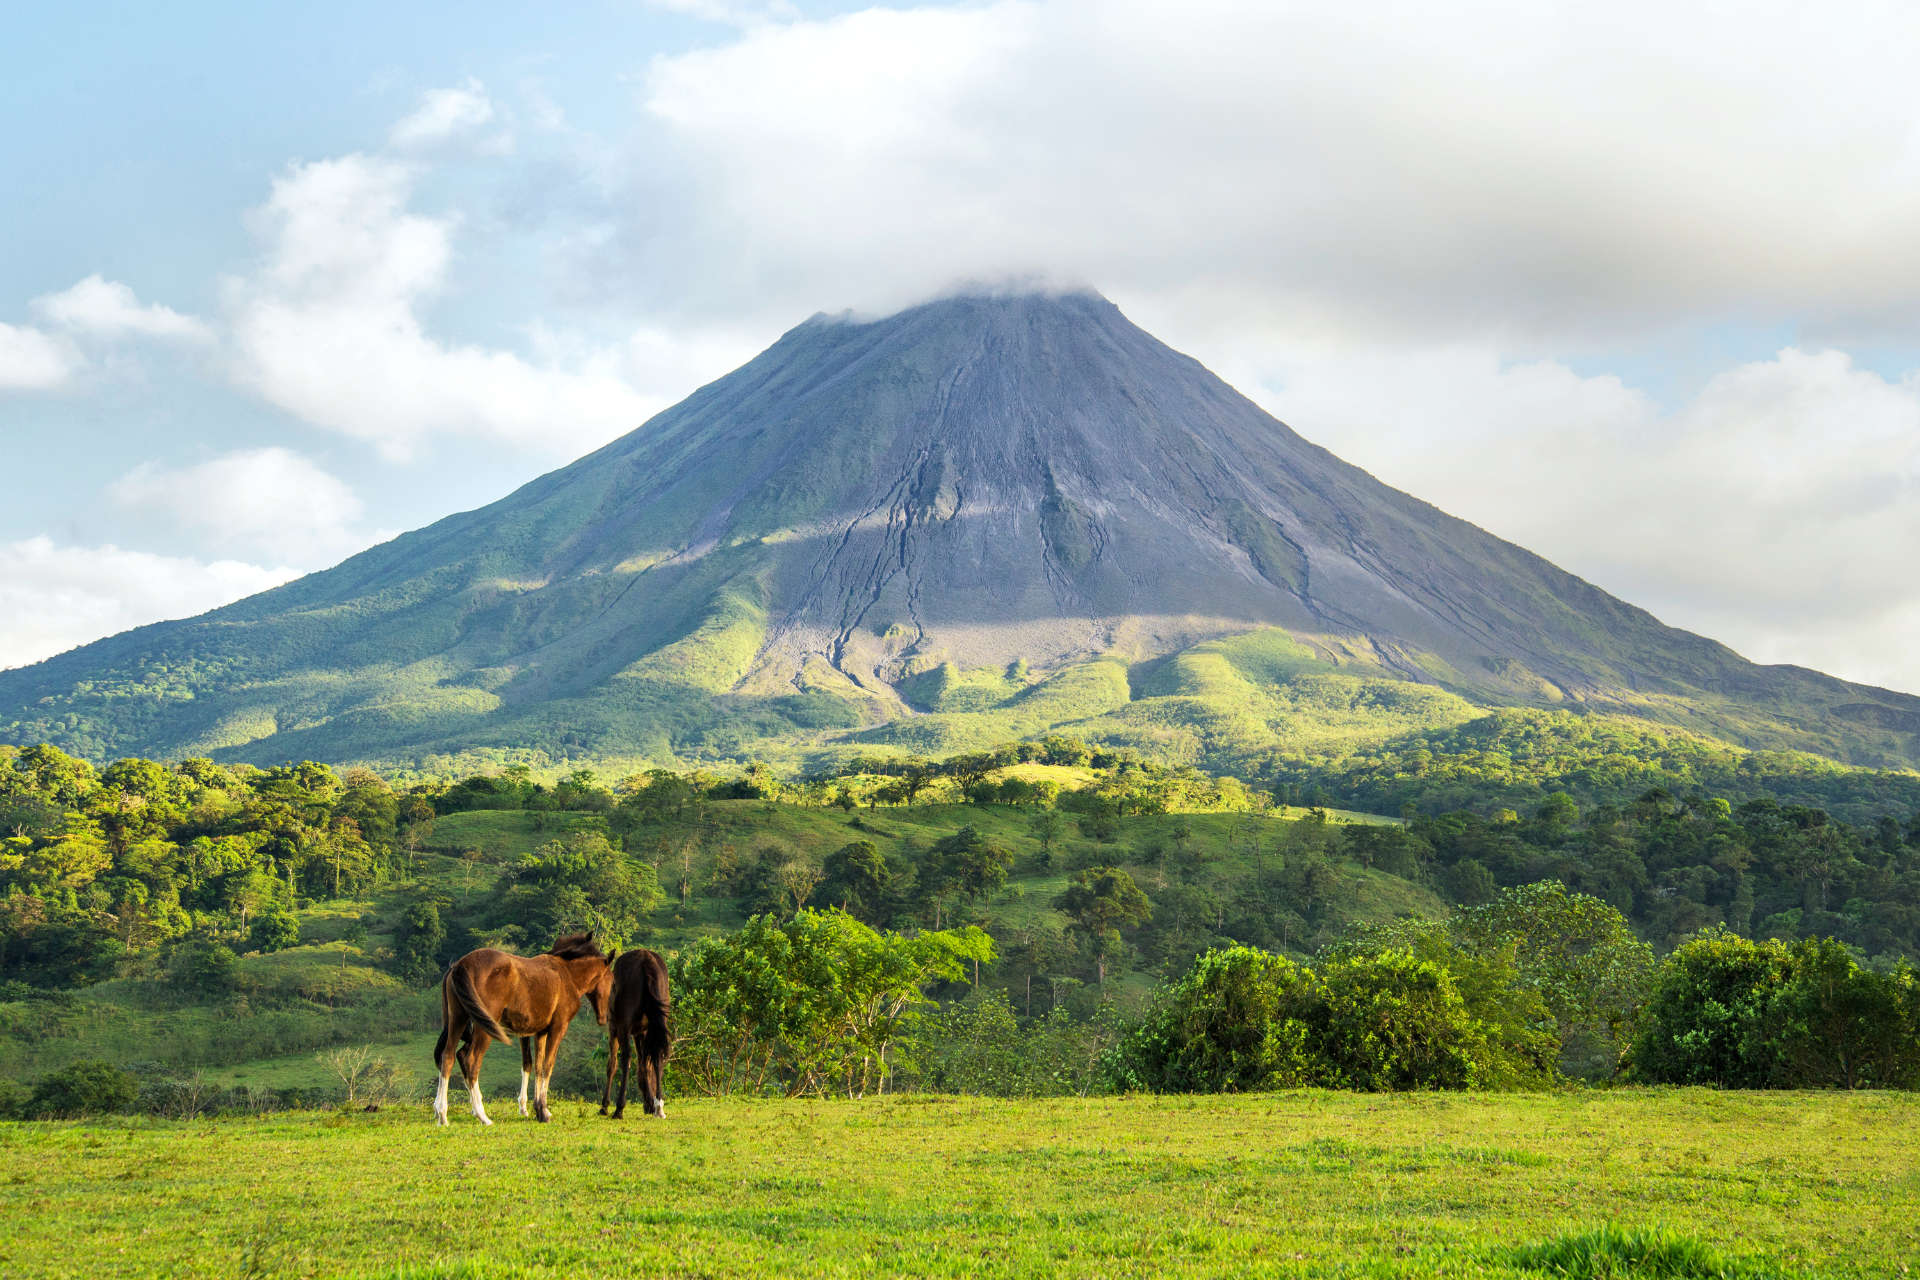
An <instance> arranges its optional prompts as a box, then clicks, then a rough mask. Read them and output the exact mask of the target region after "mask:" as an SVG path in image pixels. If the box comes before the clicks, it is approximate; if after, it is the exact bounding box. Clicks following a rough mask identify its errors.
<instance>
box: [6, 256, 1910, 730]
mask: <svg viewBox="0 0 1920 1280" xmlns="http://www.w3.org/2000/svg"><path fill="white" fill-rule="evenodd" d="M1259 628H1280V629H1284V632H1285V633H1286V637H1288V638H1290V639H1286V638H1282V641H1283V647H1284V648H1285V649H1286V650H1287V651H1288V652H1290V653H1293V654H1295V655H1296V656H1297V657H1298V659H1299V661H1302V662H1308V663H1312V664H1316V665H1319V666H1323V667H1327V669H1336V668H1339V669H1346V670H1349V671H1355V672H1364V673H1367V674H1369V675H1371V676H1374V677H1377V678H1380V679H1390V680H1395V681H1400V682H1407V683H1410V684H1417V685H1426V686H1430V687H1433V688H1434V689H1435V691H1436V692H1438V691H1439V690H1442V689H1444V690H1446V691H1449V692H1450V693H1451V694H1455V695H1460V696H1462V697H1464V698H1466V699H1469V700H1471V701H1472V702H1474V703H1477V704H1480V705H1563V706H1567V705H1584V706H1586V707H1589V708H1594V709H1605V710H1609V711H1619V710H1628V711H1632V712H1634V713H1636V714H1641V715H1647V716H1651V717H1653V718H1655V719H1659V720H1664V721H1668V722H1672V723H1677V724H1682V725H1686V726H1688V727H1691V728H1694V729H1697V730H1700V731H1702V732H1707V733H1711V734H1714V735H1716V736H1719V737H1724V738H1728V739H1730V740H1732V741H1735V742H1742V743H1746V744H1748V745H1754V746H1768V747H1798V748H1803V749H1807V750H1812V751H1816V752H1819V753H1822V754H1826V755H1829V756H1832V757H1834V758H1836V759H1841V760H1851V761H1854V762H1857V763H1871V764H1912V763H1914V762H1915V761H1916V760H1920V699H1916V698H1913V697H1910V696H1907V695H1903V694H1896V693H1890V692H1887V691H1885V690H1879V689H1872V688H1866V687H1862V686H1857V685H1851V684H1847V683H1845V682H1843V681H1839V680H1835V679H1832V678H1830V677H1827V676H1823V675H1820V674H1819V673H1817V672H1812V671H1807V670H1804V669H1800V668H1794V667H1762V666H1756V665H1754V664H1751V663H1749V662H1747V661H1745V660H1744V659H1742V658H1740V657H1739V656H1738V655H1737V654H1735V653H1733V652H1732V651H1731V650H1729V649H1727V648H1726V647H1725V646H1723V645H1720V644H1717V643H1715V642H1713V641H1711V640H1707V639H1704V638H1702V637H1699V636H1695V635H1692V634H1689V633H1687V632H1684V631H1677V630H1675V629H1673V628H1670V627H1666V626H1663V625H1662V624H1661V623H1660V622H1659V621H1658V620H1656V619H1655V618H1653V617H1652V616H1651V615H1649V614H1647V613H1646V612H1644V611H1643V610H1640V609H1636V608H1634V607H1633V606H1631V605H1628V604H1625V603H1623V602H1621V601H1619V600H1616V599H1614V598H1613V597H1612V596H1609V595H1607V594H1606V593H1605V592H1603V591H1600V590H1599V589H1597V588H1595V587H1593V586H1591V585H1590V584H1588V583H1586V582H1583V581H1581V580H1580V579H1578V578H1576V577H1573V576H1572V575H1570V574H1567V573H1564V572H1562V571H1561V570H1559V569H1557V568H1555V567H1554V566H1553V565H1551V564H1549V563H1547V562H1546V561H1545V560H1542V559H1541V558H1539V557H1538V556H1535V555H1532V554H1530V553H1529V552H1527V551H1525V550H1522V549H1521V548H1519V547H1516V546H1514V545H1512V544H1511V543H1507V542H1503V541H1501V540H1500V539H1498V538H1495V537H1493V536H1491V535H1489V534H1487V533H1485V532H1484V531H1482V530H1480V529H1477V528H1475V527H1474V526H1472V525H1470V524H1467V523H1465V522H1463V521H1460V520H1456V519H1454V518H1453V517H1451V516H1448V515H1446V514H1445V513H1443V512H1441V511H1438V510H1435V509H1434V508H1433V507H1431V506H1428V505H1427V504H1426V503H1423V502H1421V501H1419V500H1418V499H1415V498H1412V497H1409V496H1408V495H1406V494H1403V493H1400V492H1398V491H1397V490H1394V489H1391V488H1388V487H1387V486H1385V485H1383V484H1381V483H1379V482H1378V481H1376V480H1374V479H1373V478H1372V477H1371V476H1369V475H1367V474H1366V473H1365V472H1363V471H1360V470H1359V469H1357V468H1355V467H1352V466H1349V465H1347V464H1346V463H1344V462H1342V461H1340V460H1339V459H1338V458H1336V457H1334V456H1333V455H1331V454H1329V453H1328V452H1327V451H1326V450H1324V449H1321V448H1318V447H1317V446H1315V445H1312V444H1310V443H1308V442H1307V441H1305V440H1303V439H1301V438H1300V437H1299V436H1298V435H1296V434H1294V432H1292V431H1291V430H1289V429H1288V428H1287V427H1286V426H1285V425H1283V424H1282V423H1280V422H1278V421H1276V420H1275V419H1273V418H1272V417H1271V416H1269V415H1268V414H1266V413H1265V412H1263V411H1262V410H1261V409H1259V408H1258V407H1257V406H1255V405H1254V404H1253V403H1252V402H1250V401H1249V400H1247V399H1246V398H1245V397H1243V396H1241V395H1240V394H1239V393H1238V392H1236V391H1234V390H1233V389H1232V388H1231V387H1229V386H1227V385H1226V384H1225V383H1223V382H1222V381H1220V379H1218V378H1216V377H1214V376H1213V375H1212V374H1211V373H1209V372H1208V371H1207V370H1206V369H1205V368H1203V367H1202V366H1201V365H1200V364H1199V363H1197V362H1196V361H1194V360H1192V359H1189V358H1188V357H1186V356H1183V355H1181V354H1179V353H1178V352H1176V351H1173V350H1171V349H1169V348H1168V347H1166V346H1165V345H1163V344H1161V343H1160V342H1158V341H1156V340H1155V339H1154V338H1153V337H1152V336H1150V335H1149V334H1147V333H1145V332H1143V331H1142V330H1140V329H1138V328H1136V327H1135V326H1134V325H1133V324H1131V323H1129V322H1128V321H1127V319H1126V318H1125V317H1124V316H1122V315H1121V314H1120V312H1119V310H1118V309H1117V308H1116V307H1114V306H1113V305H1112V304H1111V303H1108V302H1107V301H1105V300H1104V299H1102V298H1100V297H1098V296H1095V295H1091V294H1074V295H1067V296H1042V295H1028V296H1018V297H998V296H996V297H960V298H951V299H947V300H944V301H940V302H935V303H931V304H928V305H926V306H922V307H917V308H915V309H913V310H910V311H906V312H903V313H901V314H899V315H895V316H892V317H889V318H887V319H885V320H881V321H877V322H873V323H857V322H853V321H849V320H841V319H832V318H828V317H824V316H816V317H815V318H813V319H811V320H809V321H807V322H806V323H804V324H802V325H800V326H799V327H797V328H795V329H794V330H792V331H791V332H789V333H788V334H786V335H785V336H784V337H783V338H781V339H780V341H779V342H777V343H775V344H774V345H773V346H772V347H771V348H769V349H768V350H767V351H765V352H764V353H762V354H761V355H760V356H758V357H757V358H755V359H754V360H753V361H751V362H750V363H748V364H747V365H745V366H744V367H742V368H740V369H738V370H736V371H735V372H734V373H732V374H729V375H728V376H726V377H725V378H722V379H720V380H719V381H717V382H715V383H713V384H711V385H709V386H707V387H703V388H702V389H700V390H699V391H697V392H696V393H694V394H693V395H692V396H690V397H688V398H687V399H686V400H685V401H683V402H681V403H680V404H678V405H676V406H674V407H673V408H671V409H669V410H667V411H666V412H664V413H662V414H660V415H659V416H657V417H655V418H654V419H653V420H651V421H650V422H648V423H646V424H645V425H644V426H642V427H641V428H639V429H638V430H636V431H634V432H632V433H631V434H629V435H627V436H625V437H623V438H621V439H619V440H617V441H615V442H613V443H612V444H609V445H607V446H606V447H605V448H603V449H600V450H598V451H597V452H595V453H593V454H590V455H588V456H587V457H585V458H582V459H580V460H579V461H578V462H575V463H574V464H572V465H571V466H568V467H565V468H563V469H561V470H559V471H555V472H553V473H551V474H549V475H546V476H542V477H541V478H539V479H537V480H535V481H533V482H532V483H530V484H528V485H526V486H524V487H523V488H521V489H520V490H518V491H517V492H515V493H513V494H511V495H509V496H508V497H506V498H504V499H502V500H501V501H499V502H497V503H494V504H493V505H491V506H488V507H484V508H482V509H480V510H478V511H472V512H467V513H464V514H461V515H456V516H451V517H448V518H447V519H445V520H442V521H440V522H438V523H437V524H434V525H432V526H430V527H428V528H426V529H422V530H419V531H417V532H414V533H410V534H406V535H404V536H402V537H399V538H396V539H394V540H393V541H391V542H388V543H386V544H384V545H382V546H378V547H375V548H373V549H372V550H369V551H366V552H364V553H362V554H360V555H357V556H355V557H353V558H352V559H350V560H348V561H346V562H345V563H343V564H341V565H339V566H338V567H336V568H334V569H330V570H327V571H326V572H323V573H317V574H313V575H310V576H308V577H306V578H303V579H301V580H299V581H297V582H294V583H290V584H288V585H286V586H284V587H280V588H277V589H275V590H273V591H269V592H265V593H263V594H261V595H258V596H254V597H251V598H249V599H246V600H243V601H240V602H239V603H237V604H234V605H231V606H228V607H226V608H224V609H218V610H215V611H214V612H212V613H208V614H205V615H202V616H201V617H199V618H194V619H190V620H187V621H183V622H168V623H161V624H157V625H155V626H150V627H143V628H140V629H138V630H135V631H130V632H127V633H125V634H123V635H119V636H114V637H112V638H110V639H107V640H102V641H100V642H98V643H96V644H92V645H88V646H86V647H84V648H81V649H77V650H74V651H73V652H70V653H67V654H63V655H61V656H59V657H57V658H53V659H50V660H48V661H46V662H42V663H39V664H37V665H35V666H32V667H27V668H22V669H20V670H15V671H8V672H4V673H0V726H4V730H0V732H3V734H4V737H5V739H6V740H10V741H14V742H21V743H24V742H29V741H39V740H43V739H44V740H50V741H54V742H58V743H62V744H63V745H66V746H68V747H69V748H71V749H74V750H78V751H82V752H84V753H86V754H89V755H92V756H95V757H106V756H112V755H118V754H129V753H144V754H153V755H160V756H178V755H185V754H200V753H206V754H215V755H218V756H220V757H222V758H230V759H231V758H239V759H249V760H276V761H277V760H281V759H286V758H289V757H301V756H308V757H313V758H319V759H329V760H336V761H338V760H349V759H370V760H384V761H389V762H393V761H405V760H412V759H419V758H421V757H423V756H424V755H427V754H430V753H436V752H447V751H454V750H458V749H460V748H463V747H469V746H496V747H531V748H537V749H541V750H545V751H547V752H549V753H552V754H555V755H567V754H571V755H573V756H584V755H600V756H637V755H650V756H653V757H655V758H665V757H666V756H668V755H670V754H673V753H675V752H680V753H687V752H692V753H694V754H708V755H716V754H717V755H727V754H730V753H739V752H744V751H749V750H752V749H753V747H754V744H755V743H756V742H758V741H761V740H768V739H780V738H785V739H792V738H793V737H794V736H795V735H800V736H801V737H805V736H807V735H816V736H817V735H819V734H822V733H830V732H833V731H840V730H850V729H854V728H856V727H858V726H860V725H869V726H870V725H876V724H881V723H883V722H886V721H888V720H892V719H896V718H899V717H905V716H909V715H911V714H912V713H913V710H914V709H915V708H918V709H929V708H931V709H937V710H959V711H965V710H968V709H972V708H982V707H988V706H992V705H1005V706H1014V705H1015V702H1010V701H1008V700H1009V699H1013V700H1020V699H1025V701H1022V702H1018V705H1019V706H1022V707H1027V708H1028V709H1029V710H1030V711H1031V714H1030V715H1028V716H1027V718H1026V719H1025V720H1022V721H1020V722H1019V723H1018V724H1017V725H1015V728H1018V729H1023V730H1031V729H1033V728H1035V727H1036V726H1039V725H1042V724H1044V723H1051V722H1058V721H1070V720H1072V719H1074V718H1075V717H1076V716H1082V717H1083V716H1085V715H1086V714H1090V713H1091V712H1093V711H1099V710H1111V709H1112V704H1113V703H1115V702H1122V703H1124V702H1126V701H1127V700H1128V699H1129V698H1130V697H1131V696H1133V695H1134V694H1136V693H1138V692H1139V691H1140V690H1139V689H1138V688H1136V687H1135V686H1138V685H1139V683H1140V681H1141V680H1142V679H1143V678H1144V673H1147V672H1150V671H1151V670H1152V667H1151V663H1152V661H1153V660H1154V659H1156V658H1159V657H1162V656H1164V655H1169V654H1174V653H1177V652H1179V651H1182V650H1185V649H1187V648H1189V647H1190V646H1193V645H1195V644H1197V643H1199V642H1202V641H1205V640H1207V639H1209V638H1211V637H1219V636H1223V635H1229V634H1233V633H1239V632H1247V631H1251V630H1254V629H1259ZM1276 634H1277V633H1276ZM1092 663H1099V664H1101V667H1102V669H1104V670H1107V671H1109V672H1113V671H1120V670H1122V669H1123V668H1124V669H1125V670H1126V671H1129V672H1130V673H1131V674H1132V677H1133V678H1132V680H1131V681H1127V680H1119V679H1118V677H1109V678H1107V688H1108V692H1107V693H1106V694H1104V695H1101V696H1100V697H1095V698H1094V699H1093V701H1092V702H1091V703H1089V702H1088V701H1087V699H1086V698H1085V697H1081V696H1078V695H1076V696H1075V697H1065V696H1064V695H1062V696H1059V697H1056V698H1055V702H1056V703H1057V705H1055V706H1054V711H1055V712H1057V713H1058V714H1054V715H1052V718H1051V719H1049V714H1050V713H1048V712H1047V711H1046V707H1047V705H1052V704H1047V703H1046V701H1045V697H1040V700H1039V701H1038V702H1035V698H1036V697H1037V696H1039V695H1036V693H1035V692H1034V691H1035V690H1036V689H1038V690H1041V691H1042V692H1043V693H1044V692H1045V691H1046V690H1048V689H1055V690H1056V692H1057V690H1058V689H1060V688H1064V687H1065V686H1064V685H1062V684H1061V683H1060V680H1059V679H1056V680H1055V681H1052V682H1048V681H1046V680H1044V677H1045V676H1046V675H1047V674H1048V673H1071V672H1080V673H1082V674H1081V676H1076V677H1075V679H1076V680H1079V682H1080V683H1079V685H1076V686H1075V687H1076V688H1078V687H1081V686H1084V685H1085V683H1086V679H1085V678H1084V673H1085V671H1087V670H1088V669H1090V665H1089V664H1092ZM1014 664H1021V665H1018V666H1015V665H1014ZM1329 664H1331V665H1329ZM1116 681H1117V683H1116ZM969 689H971V690H973V692H974V693H975V694H977V695H978V696H977V697H975V698H974V699H973V701H971V702H969V701H968V700H967V698H966V697H961V696H959V695H960V694H962V693H965V692H966V691H967V690H969ZM1048 696H1052V695H1048ZM1103 698H1104V702H1103V701H1102V699H1103ZM1009 723H1011V722H1009ZM869 736H871V735H869ZM882 738H884V734H882ZM933 745H938V743H937V742H936V743H934V744H933Z"/></svg>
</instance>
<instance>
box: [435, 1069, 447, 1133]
mask: <svg viewBox="0 0 1920 1280" xmlns="http://www.w3.org/2000/svg"><path fill="white" fill-rule="evenodd" d="M433 1115H434V1119H436V1120H438V1121H439V1122H440V1123H441V1124H445V1123H447V1078H446V1077H445V1076H441V1077H440V1087H439V1088H438V1089H437V1090H435V1091H434V1095H433Z"/></svg>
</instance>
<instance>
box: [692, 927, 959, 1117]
mask: <svg viewBox="0 0 1920 1280" xmlns="http://www.w3.org/2000/svg"><path fill="white" fill-rule="evenodd" d="M992 959H993V944H992V941H991V939H989V938H988V937H987V935H986V934H985V933H983V932H982V931H980V930H979V929H961V930H951V931H948V932H944V933H924V934H921V935H919V936H918V937H913V938H908V937H904V936H902V935H900V934H894V933H888V934H881V933H876V932H875V931H874V930H872V929H869V928H867V927H866V926H865V925H863V924H861V923H860V922H859V921H857V920H855V919H853V918H852V917H851V916H848V915H847V914H846V913H844V912H840V911H826V912H820V911H801V912H799V913H798V914H797V915H795V916H794V917H793V918H792V919H791V920H787V921H785V922H778V921H776V920H774V919H773V917H771V916H764V915H763V916H755V917H754V918H753V919H751V920H749V921H748V922H747V924H746V926H745V927H744V928H742V929H741V930H739V931H738V932H736V933H734V934H732V935H730V936H728V937H725V938H716V939H709V940H707V941H705V942H703V943H701V944H700V945H699V946H698V947H696V948H694V949H693V950H691V951H689V952H685V953H682V954H681V955H680V956H678V957H676V958H675V959H674V960H673V961H672V962H671V967H670V972H671V975H672V981H673V988H674V996H675V1000H674V1019H675V1025H676V1027H677V1028H678V1031H679V1034H680V1037H681V1038H680V1041H679V1044H678V1046H677V1047H676V1050H675V1055H674V1069H675V1071H676V1072H677V1073H679V1074H681V1075H682V1077H683V1078H685V1079H687V1080H688V1082H689V1083H691V1084H692V1085H693V1086H694V1087H695V1088H697V1089H699V1090H700V1091H702V1092H705V1093H712V1094H726V1093H732V1092H735V1091H745V1092H748V1093H763V1092H766V1091H767V1090H769V1089H776V1088H777V1089H778V1090H779V1091H780V1092H782V1093H785V1094H786V1095H787V1096H789V1097H795V1096H800V1095H804V1094H821V1093H825V1092H826V1091H827V1090H828V1089H835V1090H843V1091H844V1092H846V1093H847V1094H848V1095H849V1096H853V1097H858V1096H860V1095H861V1094H863V1093H865V1092H868V1091H871V1090H874V1089H884V1088H885V1085H886V1080H887V1077H888V1075H889V1074H890V1071H891V1065H890V1061H889V1058H890V1055H891V1053H892V1051H893V1047H894V1045H895V1043H896V1041H897V1040H898V1039H899V1038H900V1036H901V1035H902V1034H903V1033H904V1031H905V1030H906V1029H907V1027H909V1026H910V1025H911V1023H912V1021H913V1018H914V1015H915V1011H916V1009H917V1008H918V1007H920V1006H924V1005H925V1004H928V1003H930V1001H929V1000H928V998H927V996H926V994H925V991H924V988H925V987H926V986H927V985H928V984H929V983H931V982H934V981H939V980H945V981H951V980H953V979H955V978H958V977H959V976H960V975H961V974H962V972H964V966H965V964H966V963H967V962H968V961H974V962H979V961H982V960H987V961H990V960H992Z"/></svg>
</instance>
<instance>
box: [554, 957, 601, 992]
mask: <svg viewBox="0 0 1920 1280" xmlns="http://www.w3.org/2000/svg"><path fill="white" fill-rule="evenodd" d="M560 967H561V968H563V969H565V970H566V971H567V981H568V982H571V983H572V984H573V989H574V990H575V991H580V992H584V991H586V990H587V989H588V988H590V987H592V986H593V985H594V984H595V983H596V982H598V981H600V973H601V971H602V970H604V969H605V968H606V967H607V962H606V961H605V960H602V959H600V958H599V957H598V956H582V957H581V958H580V959H578V960H562V961H561V962H560Z"/></svg>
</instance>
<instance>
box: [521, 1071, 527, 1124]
mask: <svg viewBox="0 0 1920 1280" xmlns="http://www.w3.org/2000/svg"><path fill="white" fill-rule="evenodd" d="M520 1114H521V1115H525V1114H527V1073H526V1072H524V1071H522V1072H521V1073H520Z"/></svg>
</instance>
